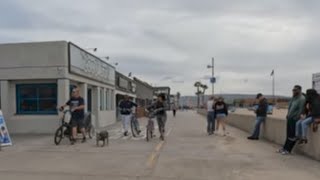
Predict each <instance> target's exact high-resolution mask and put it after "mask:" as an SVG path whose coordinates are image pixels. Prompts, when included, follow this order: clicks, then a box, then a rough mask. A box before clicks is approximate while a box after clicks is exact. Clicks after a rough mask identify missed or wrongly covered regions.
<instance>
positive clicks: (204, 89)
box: [201, 84, 209, 104]
mask: <svg viewBox="0 0 320 180" xmlns="http://www.w3.org/2000/svg"><path fill="white" fill-rule="evenodd" d="M201 88H202V104H204V94H205V93H206V90H207V89H208V88H209V87H208V86H207V85H206V84H202V85H201Z"/></svg>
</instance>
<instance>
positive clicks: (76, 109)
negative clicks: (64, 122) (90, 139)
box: [60, 88, 86, 145]
mask: <svg viewBox="0 0 320 180" xmlns="http://www.w3.org/2000/svg"><path fill="white" fill-rule="evenodd" d="M67 106H69V107H70V111H71V121H70V125H71V127H72V136H71V144H72V145H73V144H74V143H75V142H76V137H77V134H78V129H77V128H80V130H81V133H82V135H83V139H82V143H84V142H86V133H85V129H84V108H85V105H84V99H83V98H82V97H81V96H80V92H79V89H78V88H74V89H73V90H72V97H71V98H70V100H69V101H68V102H67V103H66V104H65V105H63V106H61V107H60V111H63V109H64V108H65V107H67Z"/></svg>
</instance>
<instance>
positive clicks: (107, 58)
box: [101, 56, 119, 66]
mask: <svg viewBox="0 0 320 180" xmlns="http://www.w3.org/2000/svg"><path fill="white" fill-rule="evenodd" d="M101 58H104V59H106V60H107V61H109V60H110V57H109V56H106V57H101ZM112 64H113V65H115V66H118V65H119V63H117V62H115V63H112Z"/></svg>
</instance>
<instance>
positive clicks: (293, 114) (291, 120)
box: [278, 85, 306, 155]
mask: <svg viewBox="0 0 320 180" xmlns="http://www.w3.org/2000/svg"><path fill="white" fill-rule="evenodd" d="M292 92H293V97H292V99H291V101H290V102H289V108H288V114H287V138H286V142H285V144H284V146H283V148H281V149H279V150H278V152H279V153H281V154H282V155H288V154H290V153H291V151H292V149H293V147H294V146H295V144H296V141H297V139H296V123H297V121H298V120H299V119H300V116H301V115H302V114H303V111H304V107H305V103H306V98H305V97H304V96H303V95H302V87H301V86H299V85H296V86H294V88H293V90H292Z"/></svg>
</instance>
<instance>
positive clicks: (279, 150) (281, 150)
mask: <svg viewBox="0 0 320 180" xmlns="http://www.w3.org/2000/svg"><path fill="white" fill-rule="evenodd" d="M283 151H284V149H283V148H281V149H278V150H277V151H276V153H280V154H281V153H283Z"/></svg>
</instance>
